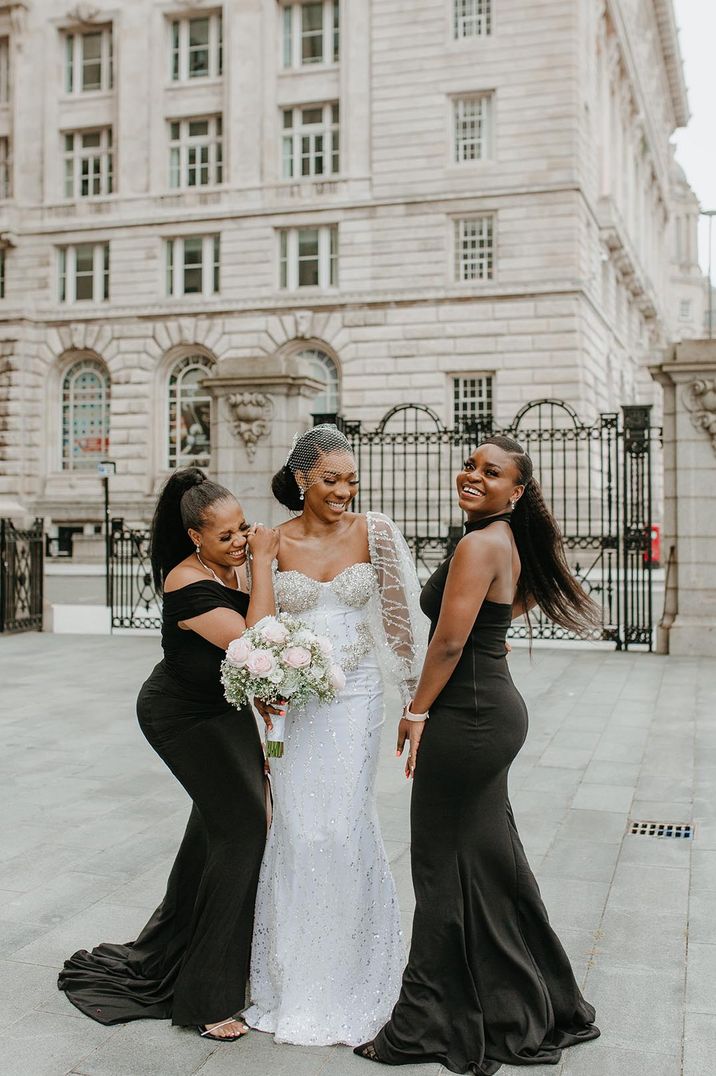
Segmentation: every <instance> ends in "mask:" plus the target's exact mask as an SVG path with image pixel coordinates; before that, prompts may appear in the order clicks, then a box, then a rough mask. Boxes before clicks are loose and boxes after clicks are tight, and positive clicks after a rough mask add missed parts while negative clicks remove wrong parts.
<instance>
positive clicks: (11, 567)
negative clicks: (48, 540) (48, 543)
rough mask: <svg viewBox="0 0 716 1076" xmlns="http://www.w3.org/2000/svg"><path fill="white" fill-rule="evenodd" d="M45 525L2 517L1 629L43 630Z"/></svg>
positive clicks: (40, 522)
mask: <svg viewBox="0 0 716 1076" xmlns="http://www.w3.org/2000/svg"><path fill="white" fill-rule="evenodd" d="M44 541H45V536H44V527H43V521H42V520H41V519H36V520H35V522H34V524H33V525H32V527H28V528H26V529H24V530H22V529H20V528H18V527H16V526H15V525H14V523H13V522H12V520H10V519H0V632H11V631H42V584H43V561H44Z"/></svg>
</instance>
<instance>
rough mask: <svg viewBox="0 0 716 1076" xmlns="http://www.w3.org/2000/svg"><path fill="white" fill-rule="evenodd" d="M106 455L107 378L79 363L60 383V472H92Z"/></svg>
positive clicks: (92, 362)
mask: <svg viewBox="0 0 716 1076" xmlns="http://www.w3.org/2000/svg"><path fill="white" fill-rule="evenodd" d="M108 451H109V377H108V376H107V371H106V370H105V368H104V366H103V365H102V364H101V363H100V362H97V361H96V359H82V360H81V361H80V362H76V363H75V364H74V365H73V366H71V367H70V368H69V370H68V371H67V373H66V374H65V376H64V378H63V379H62V470H63V471H87V470H94V469H95V468H96V466H97V464H98V463H99V461H100V460H101V459H103V458H104V457H105V456H106V455H107V453H108Z"/></svg>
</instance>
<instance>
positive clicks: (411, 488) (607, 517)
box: [342, 399, 655, 649]
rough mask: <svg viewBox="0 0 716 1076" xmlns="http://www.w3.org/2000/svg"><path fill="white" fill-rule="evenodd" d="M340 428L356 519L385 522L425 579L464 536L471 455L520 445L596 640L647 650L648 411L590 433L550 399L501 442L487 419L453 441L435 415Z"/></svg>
mask: <svg viewBox="0 0 716 1076" xmlns="http://www.w3.org/2000/svg"><path fill="white" fill-rule="evenodd" d="M342 428H343V429H344V431H345V433H346V435H347V437H348V438H349V440H350V441H351V444H352V445H353V449H354V451H355V454H356V457H357V460H358V468H359V474H360V479H361V483H360V493H359V495H358V499H357V503H356V507H357V510H358V511H361V510H365V509H367V508H372V509H374V510H377V511H383V512H385V513H387V514H388V515H390V516H391V517H392V518H393V519H394V520H395V521H396V523H397V524H398V526H399V527H400V529H401V530H402V531H403V533H404V534H405V537H406V539H407V541H408V544H409V545H410V547H411V549H412V551H413V554H414V556H415V560H416V563H417V566H418V571H419V573H420V574H421V576H425V575H427V574H428V573H429V572H430V571H431V570H432V569H433V568H434V567H435V566H436V565H437V564H438V563H439V562H440V561H441V560H442V559H443V558H444V557H445V556H446V555H447V553H448V552H449V551H450V549H451V548H452V547H453V546H454V544H455V542H456V541H457V540H458V538H459V537H460V535H461V534H462V514H461V512H460V509H459V507H458V505H457V500H456V496H455V490H454V476H455V474H456V473H457V472H458V471H459V470H460V469H461V465H462V461H463V459H464V458H465V455H466V454H467V453H468V452H469V451H471V450H472V449H473V448H474V447H475V445H476V444H477V443H478V441H479V439H480V437H481V436H484V435H485V434H487V433H489V432H500V433H505V434H508V435H509V436H512V437H515V438H516V439H518V440H519V441H520V442H521V443H522V444H523V445H524V447H525V448H526V450H527V452H528V453H529V454H530V456H531V457H532V460H533V463H534V467H535V474H536V476H537V477H538V479H539V481H540V483H541V485H542V488H543V490H544V493H545V498H546V500H547V502H548V504H549V505H550V506H551V508H552V510H553V512H554V514H555V516H556V518H557V520H558V522H559V524H560V528H561V530H562V534H563V536H564V540H565V545H566V547H567V551H568V555H569V559H570V563H571V565H572V568H573V570H574V572H575V575H576V576H577V577H578V578H579V580H580V582H581V583H582V585H583V586H584V587H585V589H586V590H587V591H589V592H590V593H591V595H592V597H593V598H594V600H595V601H596V602H597V603H598V604H599V605H600V606H601V609H602V623H601V627H600V629H599V630H598V631H596V632H595V633H594V638H599V639H604V640H608V641H611V642H613V643H614V644H615V646H616V647H617V649H626V648H627V647H629V646H633V645H635V644H640V645H644V646H646V647H648V648H649V649H651V645H652V563H651V449H652V438H653V436H654V433H655V431H654V429H653V427H651V425H650V407H648V406H643V407H642V406H631V407H622V409H621V412H620V413H618V412H613V413H609V414H603V415H600V416H599V418H598V420H597V421H596V422H595V423H592V424H589V423H584V422H582V421H580V419H579V417H578V416H577V414H576V413H575V412H574V410H573V409H572V408H571V407H570V406H569V405H568V404H566V403H564V402H563V401H561V400H550V399H544V400H536V401H534V402H532V403H529V404H527V405H526V406H525V407H523V408H522V409H521V410H520V411H519V412H518V413H517V414H516V415H515V418H514V419H513V421H512V422H511V423H510V424H509V426H507V427H503V428H502V429H500V430H496V429H494V428H493V424H492V422H491V421H490V420H489V419H487V420H481V421H474V422H471V423H469V424H466V425H464V426H463V427H462V428H461V429H457V430H450V429H447V428H446V427H444V426H443V424H442V423H441V421H440V419H439V417H438V416H437V415H436V414H435V412H434V411H432V410H431V409H430V408H429V407H426V406H423V405H419V404H401V405H399V406H397V407H394V408H392V409H391V410H390V411H389V412H388V413H387V414H386V415H385V417H384V418H383V420H382V421H381V422H380V423H379V425H378V426H377V428H376V429H375V430H370V431H365V430H363V429H362V427H361V425H360V424H359V423H351V422H349V421H345V420H344V421H343V422H342ZM532 622H533V623H532V627H533V634H534V636H535V637H536V638H542V639H553V640H557V639H564V638H573V637H574V636H573V635H572V634H571V633H569V632H566V631H565V630H564V629H563V628H560V627H559V626H558V625H556V624H554V623H553V622H551V621H549V620H547V619H546V618H545V617H544V616H542V615H541V613H539V611H538V612H537V613H536V614H535V615H533V617H532ZM512 634H513V636H517V637H523V636H525V635H526V634H527V627H526V626H524V625H523V624H518V625H516V626H515V627H514V628H513V629H512Z"/></svg>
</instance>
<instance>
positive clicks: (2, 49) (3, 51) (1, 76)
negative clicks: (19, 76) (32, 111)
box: [0, 37, 10, 105]
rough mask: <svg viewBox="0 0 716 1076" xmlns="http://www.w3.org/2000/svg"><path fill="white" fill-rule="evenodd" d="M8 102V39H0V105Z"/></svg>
mask: <svg viewBox="0 0 716 1076" xmlns="http://www.w3.org/2000/svg"><path fill="white" fill-rule="evenodd" d="M9 101H10V38H9V37H0V105H6V104H8V103H9Z"/></svg>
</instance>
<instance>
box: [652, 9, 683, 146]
mask: <svg viewBox="0 0 716 1076" xmlns="http://www.w3.org/2000/svg"><path fill="white" fill-rule="evenodd" d="M654 11H655V13H656V22H657V25H658V27H659V40H660V41H661V51H662V53H663V54H664V66H665V67H666V75H667V78H668V80H669V89H670V91H671V101H672V105H673V108H674V118H675V119H676V124H677V126H678V127H685V126H686V124H687V123H688V122H689V101H688V97H687V94H686V80H685V79H684V65H683V61H682V58H681V47H680V45H679V31H678V28H677V25H676V19H675V17H674V5H673V0H654Z"/></svg>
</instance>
